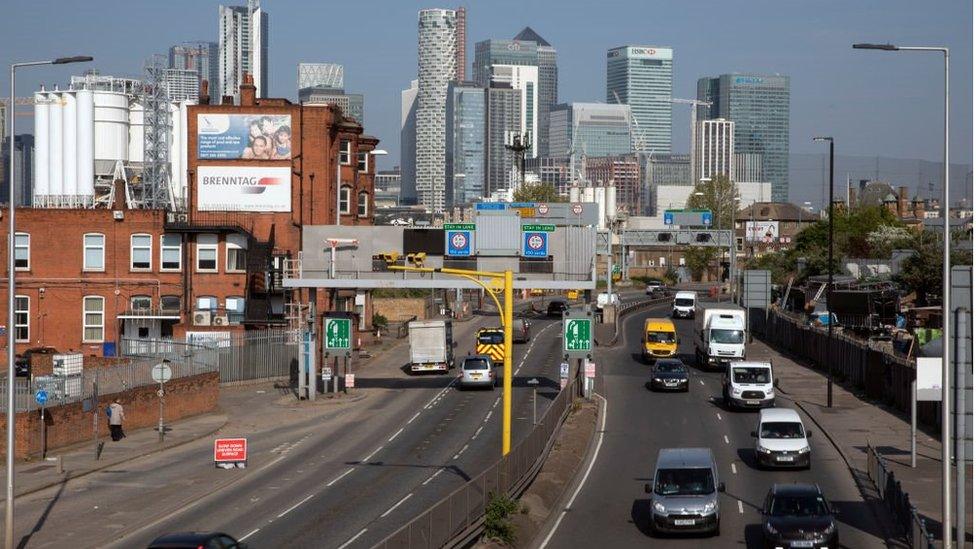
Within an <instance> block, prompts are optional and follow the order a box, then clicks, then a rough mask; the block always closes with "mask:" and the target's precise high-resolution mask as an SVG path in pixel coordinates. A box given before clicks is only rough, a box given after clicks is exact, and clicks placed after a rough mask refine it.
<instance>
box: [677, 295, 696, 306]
mask: <svg viewBox="0 0 976 549" xmlns="http://www.w3.org/2000/svg"><path fill="white" fill-rule="evenodd" d="M674 305H675V306H676V307H693V306H694V305H695V300H694V299H689V298H687V297H679V298H678V299H675V300H674Z"/></svg>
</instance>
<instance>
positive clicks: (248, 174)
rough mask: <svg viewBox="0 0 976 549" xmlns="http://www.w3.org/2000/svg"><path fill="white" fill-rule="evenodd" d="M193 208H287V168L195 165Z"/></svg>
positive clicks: (287, 210)
mask: <svg viewBox="0 0 976 549" xmlns="http://www.w3.org/2000/svg"><path fill="white" fill-rule="evenodd" d="M197 211H201V212H290V211H291V168H289V167H287V166H285V167H280V168H279V167H253V168H251V167H240V166H199V167H198V168H197Z"/></svg>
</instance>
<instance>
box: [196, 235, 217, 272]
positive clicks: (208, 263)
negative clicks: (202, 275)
mask: <svg viewBox="0 0 976 549" xmlns="http://www.w3.org/2000/svg"><path fill="white" fill-rule="evenodd" d="M197 271H201V272H212V273H215V272H217V235H215V234H201V235H198V236H197Z"/></svg>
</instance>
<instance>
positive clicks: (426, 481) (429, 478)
mask: <svg viewBox="0 0 976 549" xmlns="http://www.w3.org/2000/svg"><path fill="white" fill-rule="evenodd" d="M443 472H444V469H438V470H437V472H435V473H434V474H433V475H430V476H429V477H427V480H425V481H423V482H422V483H421V484H422V485H424V486H427V484H428V483H429V482H430V481H432V480H434V479H435V478H437V475H439V474H441V473H443Z"/></svg>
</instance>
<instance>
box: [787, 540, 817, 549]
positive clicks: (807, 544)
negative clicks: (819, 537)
mask: <svg viewBox="0 0 976 549" xmlns="http://www.w3.org/2000/svg"><path fill="white" fill-rule="evenodd" d="M790 545H792V546H793V547H813V542H812V541H807V540H803V541H794V542H793V543H792V544H790Z"/></svg>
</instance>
